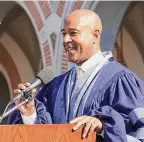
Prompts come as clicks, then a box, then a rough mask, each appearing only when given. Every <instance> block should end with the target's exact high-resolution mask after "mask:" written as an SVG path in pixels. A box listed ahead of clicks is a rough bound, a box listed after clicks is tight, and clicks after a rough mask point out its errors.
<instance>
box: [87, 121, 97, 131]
mask: <svg viewBox="0 0 144 142" xmlns="http://www.w3.org/2000/svg"><path fill="white" fill-rule="evenodd" d="M97 127H98V121H97V120H95V121H94V122H93V124H92V126H91V128H90V131H89V134H91V133H92V132H93V131H94V130H96V128H97Z"/></svg>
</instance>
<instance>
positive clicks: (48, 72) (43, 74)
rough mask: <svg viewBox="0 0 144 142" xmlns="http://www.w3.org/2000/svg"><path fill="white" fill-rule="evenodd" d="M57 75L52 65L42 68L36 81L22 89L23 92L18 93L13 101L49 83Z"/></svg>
mask: <svg viewBox="0 0 144 142" xmlns="http://www.w3.org/2000/svg"><path fill="white" fill-rule="evenodd" d="M54 76H55V72H54V70H53V69H52V67H51V66H47V67H46V68H44V69H42V70H41V71H40V72H39V73H38V74H37V75H36V78H35V79H34V81H32V83H31V85H30V86H29V87H28V88H26V89H25V90H22V92H21V93H20V94H18V95H16V96H15V97H14V98H13V99H12V101H16V100H18V99H20V98H21V97H25V95H26V96H27V95H29V94H30V92H31V91H32V89H34V88H37V87H39V86H42V85H45V84H47V83H49V82H50V81H51V80H52V79H53V78H54Z"/></svg>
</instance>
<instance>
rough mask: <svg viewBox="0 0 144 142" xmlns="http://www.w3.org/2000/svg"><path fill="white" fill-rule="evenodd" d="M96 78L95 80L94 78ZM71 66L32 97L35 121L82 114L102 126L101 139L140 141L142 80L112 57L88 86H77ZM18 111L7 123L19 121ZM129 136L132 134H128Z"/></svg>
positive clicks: (143, 114) (143, 115) (143, 129)
mask: <svg viewBox="0 0 144 142" xmlns="http://www.w3.org/2000/svg"><path fill="white" fill-rule="evenodd" d="M95 78H96V79H95ZM75 80H76V78H75V69H74V68H72V69H71V70H70V71H68V72H66V73H64V74H62V75H60V76H57V77H55V78H54V80H52V81H51V82H50V83H48V84H47V85H45V86H44V87H43V88H42V89H41V91H40V92H39V93H38V94H37V96H36V98H35V102H36V109H37V119H36V120H35V123H36V124H47V123H53V124H56V123H68V122H69V121H70V120H72V119H73V118H75V117H78V116H82V115H89V116H95V117H98V118H100V119H101V120H102V122H103V125H104V140H105V142H127V141H128V140H129V139H131V138H132V140H130V141H131V142H132V141H133V142H137V140H136V139H135V140H134V139H133V137H135V138H137V139H139V140H141V141H144V82H143V81H142V80H141V79H139V78H138V77H137V76H136V75H135V74H134V73H132V72H131V71H130V70H129V69H127V68H125V67H124V66H122V65H121V64H119V63H117V62H116V61H114V60H112V61H109V62H108V63H107V64H106V65H105V66H104V67H103V68H102V70H101V71H100V72H99V73H98V74H96V75H95V77H94V79H93V81H92V83H91V84H92V85H87V88H86V89H83V90H80V91H79V89H77V87H76V86H77V85H76V81H75ZM22 123H23V122H22V118H21V116H20V113H19V111H15V112H13V113H12V114H11V115H10V116H9V124H22ZM131 136H133V137H131Z"/></svg>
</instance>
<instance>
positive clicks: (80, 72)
mask: <svg viewBox="0 0 144 142" xmlns="http://www.w3.org/2000/svg"><path fill="white" fill-rule="evenodd" d="M82 74H83V70H82V69H81V68H80V67H79V68H78V69H77V79H79V78H80V76H81V75H82Z"/></svg>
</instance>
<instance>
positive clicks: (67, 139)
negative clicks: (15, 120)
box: [0, 124, 96, 142]
mask: <svg viewBox="0 0 144 142" xmlns="http://www.w3.org/2000/svg"><path fill="white" fill-rule="evenodd" d="M72 126H73V125H70V124H53V125H51V124H44V125H1V126H0V142H96V134H95V133H94V132H93V133H92V134H91V135H90V136H89V137H88V138H84V139H82V138H81V136H82V135H81V134H82V128H80V129H78V130H77V131H74V132H72Z"/></svg>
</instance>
